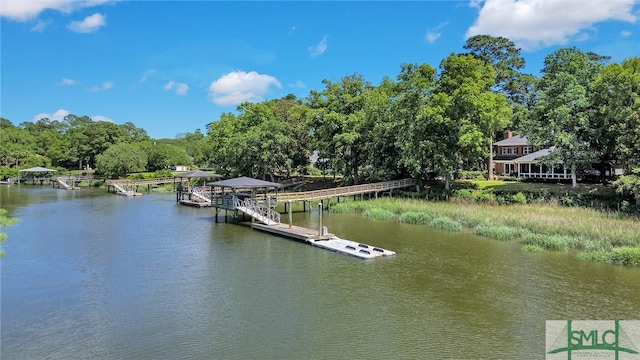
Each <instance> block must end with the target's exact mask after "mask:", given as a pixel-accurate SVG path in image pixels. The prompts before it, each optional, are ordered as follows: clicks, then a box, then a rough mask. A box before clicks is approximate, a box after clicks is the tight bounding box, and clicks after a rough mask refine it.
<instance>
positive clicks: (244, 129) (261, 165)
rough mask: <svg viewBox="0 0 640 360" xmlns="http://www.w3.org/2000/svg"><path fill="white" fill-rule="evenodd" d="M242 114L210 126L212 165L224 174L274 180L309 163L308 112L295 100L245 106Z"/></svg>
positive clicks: (286, 99)
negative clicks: (275, 177) (277, 176)
mask: <svg viewBox="0 0 640 360" xmlns="http://www.w3.org/2000/svg"><path fill="white" fill-rule="evenodd" d="M238 112H239V113H240V114H239V115H237V116H235V115H233V114H223V116H221V118H220V120H218V121H216V122H213V123H211V124H209V131H208V134H207V140H208V144H209V147H210V149H211V151H210V157H209V161H210V162H211V163H213V164H215V165H216V166H217V167H218V168H219V171H220V172H221V173H222V174H224V175H246V176H252V177H262V178H266V177H267V176H269V177H270V178H271V179H273V177H274V175H275V174H279V175H283V176H288V175H289V174H290V173H291V172H292V171H293V170H296V169H297V170H301V169H302V168H304V167H305V166H306V165H307V164H308V163H309V149H308V143H309V141H308V133H307V130H306V128H305V127H304V125H305V122H306V116H307V115H306V112H307V108H306V107H305V106H304V105H302V104H301V103H300V102H298V101H297V100H295V98H292V97H291V96H287V97H285V98H283V99H278V100H271V101H267V102H262V103H258V104H253V103H244V104H241V105H240V106H238Z"/></svg>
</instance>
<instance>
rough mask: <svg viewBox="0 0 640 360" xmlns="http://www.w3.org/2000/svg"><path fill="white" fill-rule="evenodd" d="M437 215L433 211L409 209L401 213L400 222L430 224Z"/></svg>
mask: <svg viewBox="0 0 640 360" xmlns="http://www.w3.org/2000/svg"><path fill="white" fill-rule="evenodd" d="M434 217H435V215H434V214H431V213H424V212H417V211H407V212H404V213H402V214H401V215H400V217H399V220H400V222H403V223H406V224H414V225H428V224H430V223H431V221H432V220H433V219H434Z"/></svg>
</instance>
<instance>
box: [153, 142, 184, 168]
mask: <svg viewBox="0 0 640 360" xmlns="http://www.w3.org/2000/svg"><path fill="white" fill-rule="evenodd" d="M146 152H147V170H149V171H157V170H162V169H166V168H168V167H169V166H171V165H189V164H191V158H190V157H189V154H187V151H186V150H185V149H183V148H180V147H178V146H174V145H169V144H154V145H151V146H149V147H148V148H147V151H146Z"/></svg>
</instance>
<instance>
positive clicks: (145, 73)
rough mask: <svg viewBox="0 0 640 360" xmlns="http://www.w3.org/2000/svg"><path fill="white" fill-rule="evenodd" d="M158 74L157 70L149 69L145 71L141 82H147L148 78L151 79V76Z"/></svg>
mask: <svg viewBox="0 0 640 360" xmlns="http://www.w3.org/2000/svg"><path fill="white" fill-rule="evenodd" d="M157 74H158V72H157V71H155V70H153V69H149V70H147V71H145V72H144V74H142V77H140V82H145V81H147V80H149V78H150V77H153V76H156V75H157Z"/></svg>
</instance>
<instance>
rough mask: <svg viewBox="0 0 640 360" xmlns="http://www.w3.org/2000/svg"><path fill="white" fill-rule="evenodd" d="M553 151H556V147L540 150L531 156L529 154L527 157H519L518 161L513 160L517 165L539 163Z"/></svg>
mask: <svg viewBox="0 0 640 360" xmlns="http://www.w3.org/2000/svg"><path fill="white" fill-rule="evenodd" d="M553 149H554V147H553V146H552V147H550V148H548V149H542V150H538V151H536V152H533V153H531V154H527V155H525V156H521V157H519V158H517V159H513V162H515V163H526V162H536V161H538V159H539V158H541V157H543V156H547V155H549V154H550V153H551V152H552V151H553Z"/></svg>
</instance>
